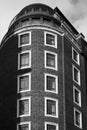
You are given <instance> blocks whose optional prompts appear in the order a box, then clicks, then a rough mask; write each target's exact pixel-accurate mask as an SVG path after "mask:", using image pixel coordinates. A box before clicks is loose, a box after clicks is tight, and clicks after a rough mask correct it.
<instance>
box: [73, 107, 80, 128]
mask: <svg viewBox="0 0 87 130" xmlns="http://www.w3.org/2000/svg"><path fill="white" fill-rule="evenodd" d="M75 112H78V113H79V114H80V126H79V125H77V124H76V116H75ZM74 125H75V126H77V127H79V128H81V129H82V112H80V111H79V110H77V109H76V108H74Z"/></svg>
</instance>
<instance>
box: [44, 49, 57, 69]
mask: <svg viewBox="0 0 87 130" xmlns="http://www.w3.org/2000/svg"><path fill="white" fill-rule="evenodd" d="M57 65H58V64H57V54H56V53H53V52H50V51H45V68H49V69H55V70H57Z"/></svg>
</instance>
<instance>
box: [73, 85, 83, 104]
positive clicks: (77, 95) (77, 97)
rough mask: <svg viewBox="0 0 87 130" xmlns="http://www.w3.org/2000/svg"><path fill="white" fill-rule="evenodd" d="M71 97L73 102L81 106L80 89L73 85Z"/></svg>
mask: <svg viewBox="0 0 87 130" xmlns="http://www.w3.org/2000/svg"><path fill="white" fill-rule="evenodd" d="M73 98H74V103H76V104H77V105H79V106H81V91H80V90H78V89H77V88H76V87H75V86H74V87H73Z"/></svg>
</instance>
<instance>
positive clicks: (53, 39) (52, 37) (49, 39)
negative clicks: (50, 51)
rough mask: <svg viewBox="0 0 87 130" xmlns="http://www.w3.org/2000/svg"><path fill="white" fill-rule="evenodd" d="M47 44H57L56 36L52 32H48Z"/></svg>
mask: <svg viewBox="0 0 87 130" xmlns="http://www.w3.org/2000/svg"><path fill="white" fill-rule="evenodd" d="M46 44H48V45H55V36H53V35H51V34H46Z"/></svg>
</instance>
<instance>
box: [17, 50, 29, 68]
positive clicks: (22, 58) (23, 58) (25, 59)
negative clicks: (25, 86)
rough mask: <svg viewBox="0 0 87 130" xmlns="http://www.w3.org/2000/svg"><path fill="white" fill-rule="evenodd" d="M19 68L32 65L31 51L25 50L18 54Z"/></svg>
mask: <svg viewBox="0 0 87 130" xmlns="http://www.w3.org/2000/svg"><path fill="white" fill-rule="evenodd" d="M18 67H19V69H23V68H29V67H31V51H25V52H22V53H20V54H19V55H18Z"/></svg>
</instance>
